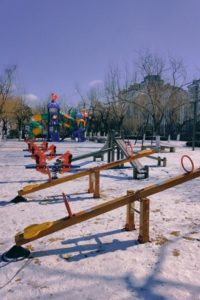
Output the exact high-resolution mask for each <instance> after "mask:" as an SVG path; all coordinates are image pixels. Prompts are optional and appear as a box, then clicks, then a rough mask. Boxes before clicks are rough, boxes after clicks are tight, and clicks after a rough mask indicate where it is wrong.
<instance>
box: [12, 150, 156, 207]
mask: <svg viewBox="0 0 200 300" xmlns="http://www.w3.org/2000/svg"><path fill="white" fill-rule="evenodd" d="M153 153H154V151H153V150H143V151H140V152H138V153H137V154H136V155H133V156H130V157H129V158H125V159H121V160H117V161H114V162H110V163H107V164H103V165H101V166H97V167H94V168H90V169H87V170H84V171H80V172H77V173H76V174H70V175H68V176H64V177H62V178H57V179H53V180H51V181H47V182H45V183H41V184H34V185H28V186H25V187H24V188H23V189H22V190H19V191H18V196H16V197H15V198H14V199H13V200H11V202H14V203H17V202H21V201H23V202H24V201H26V199H25V198H24V197H22V196H24V195H27V194H30V193H34V192H37V191H40V190H43V189H46V188H49V187H53V186H55V185H58V184H61V183H64V182H67V181H71V180H74V179H77V178H81V177H84V176H87V175H89V189H88V192H89V193H94V198H99V197H100V191H99V188H100V187H99V186H100V171H102V170H108V169H111V168H114V167H116V166H119V165H123V164H124V163H127V162H131V161H133V160H137V159H139V158H142V157H145V156H148V155H150V154H153Z"/></svg>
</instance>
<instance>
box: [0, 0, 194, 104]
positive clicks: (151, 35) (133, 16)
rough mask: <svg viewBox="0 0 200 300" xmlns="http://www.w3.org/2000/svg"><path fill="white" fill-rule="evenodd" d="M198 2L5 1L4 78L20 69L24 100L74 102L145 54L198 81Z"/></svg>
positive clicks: (0, 30)
mask: <svg viewBox="0 0 200 300" xmlns="http://www.w3.org/2000/svg"><path fill="white" fill-rule="evenodd" d="M199 16H200V1H199V0H0V74H2V72H3V70H4V69H5V68H6V67H8V66H9V65H12V64H16V65H17V66H18V83H19V86H20V89H21V90H23V92H24V93H26V94H29V95H32V98H33V99H34V96H35V97H37V98H39V99H44V98H46V97H47V96H48V95H49V94H50V93H51V92H52V91H54V92H56V93H57V94H58V95H65V96H66V97H67V99H69V101H71V102H73V101H74V102H76V100H77V101H78V100H79V96H78V95H77V94H76V92H75V86H76V85H78V86H79V87H80V90H82V91H83V92H84V91H86V90H87V89H88V88H89V86H91V85H92V84H94V83H95V82H96V81H97V82H98V81H101V80H104V78H105V74H106V72H107V71H108V66H109V64H111V63H114V64H122V63H125V62H127V63H130V64H132V63H133V61H134V59H135V58H136V55H137V52H138V51H139V50H141V49H147V48H148V49H150V50H151V51H153V52H155V53H157V54H160V55H162V56H166V55H168V54H170V55H172V56H174V57H176V58H182V59H183V61H184V63H185V65H186V66H187V68H188V71H189V75H190V79H193V77H197V78H198V77H200V71H199V70H200V38H199V36H200V17H199Z"/></svg>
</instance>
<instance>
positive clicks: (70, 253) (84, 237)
mask: <svg viewBox="0 0 200 300" xmlns="http://www.w3.org/2000/svg"><path fill="white" fill-rule="evenodd" d="M171 144H173V145H175V146H176V152H175V153H169V152H166V153H162V154H159V155H160V156H161V157H166V158H167V167H154V166H153V165H156V161H154V160H152V159H149V158H143V159H141V163H142V164H144V165H145V164H148V165H151V167H150V176H149V178H148V179H144V180H132V171H131V169H124V170H107V171H104V172H102V173H101V179H100V181H101V196H102V197H101V199H93V198H92V195H91V194H88V193H87V189H88V177H83V178H80V179H77V180H75V181H70V182H67V183H65V184H61V185H57V186H55V187H52V188H48V189H45V190H43V191H39V192H36V193H32V194H30V195H27V199H28V200H29V201H28V202H27V203H19V204H11V203H10V200H12V199H13V198H14V197H15V196H16V195H17V191H18V190H20V189H22V188H23V187H24V186H26V185H29V184H31V183H35V182H44V181H46V176H45V175H43V174H40V173H38V172H36V171H34V170H28V169H25V167H24V165H26V164H32V163H33V161H32V159H31V158H25V157H24V155H25V154H28V152H23V151H22V149H24V148H26V147H27V146H26V144H25V143H24V142H18V141H6V142H3V141H2V142H0V170H1V172H0V188H1V196H0V215H1V222H0V233H1V234H0V254H2V253H3V252H5V251H7V250H9V249H10V248H11V247H12V246H13V245H14V237H15V234H16V233H17V232H19V231H22V230H23V229H24V228H25V227H27V226H28V225H30V224H36V223H41V222H45V221H52V220H56V219H60V218H62V217H64V216H65V215H66V209H65V206H64V204H63V200H62V197H61V193H62V192H65V193H66V194H67V195H68V196H69V197H70V205H71V207H72V210H73V212H74V213H76V212H78V211H80V210H83V209H86V208H89V207H92V206H95V205H97V204H100V203H102V202H105V201H108V200H111V199H114V198H115V197H118V196H121V195H125V194H126V191H127V190H138V189H140V188H143V187H146V186H148V185H150V184H153V183H157V182H160V181H162V180H165V179H167V178H170V177H173V176H175V175H178V174H181V173H183V169H182V167H181V164H180V159H181V156H182V155H184V154H187V155H190V156H191V157H192V159H193V161H194V164H195V167H199V166H200V150H199V149H197V150H195V151H192V150H191V148H187V147H185V143H183V142H171ZM101 147H102V145H101V144H98V143H92V142H85V143H79V144H78V143H73V142H69V141H68V142H64V143H60V144H57V149H58V152H65V151H66V150H70V151H71V152H72V154H73V155H74V156H76V155H79V154H82V153H88V152H91V151H95V150H98V149H99V148H101ZM155 156H157V154H155ZM101 163H102V162H100V161H98V162H93V161H92V158H88V159H85V160H82V161H78V162H76V164H81V166H82V168H86V167H91V166H94V165H96V164H101ZM62 176H63V175H62ZM64 176H66V175H64ZM199 192H200V178H197V179H195V180H192V181H189V182H187V183H185V184H182V185H179V186H176V187H174V188H171V189H168V190H166V191H165V192H162V193H159V194H156V195H153V196H151V197H150V200H151V203H150V237H151V243H146V244H139V243H138V242H137V238H138V219H137V223H136V225H137V230H135V231H131V232H126V231H124V230H123V227H124V225H125V216H126V207H122V208H119V209H116V210H114V211H111V212H109V213H106V214H103V215H101V216H98V217H96V218H94V219H91V220H89V221H86V222H83V223H81V224H78V225H75V226H72V227H69V228H66V229H65V230H62V231H58V232H57V233H54V234H52V235H48V236H46V237H44V238H41V239H39V240H36V241H33V242H31V243H29V244H27V245H26V246H27V247H28V248H29V249H30V250H31V252H32V257H31V258H29V259H26V260H23V261H19V262H12V263H8V264H6V263H5V262H3V261H0V299H3V300H4V299H6V300H10V299H16V300H27V299H28V300H31V299H34V300H35V299H42V300H46V299H67V300H73V299H76V300H79V299H83V300H86V299H87V300H93V299H97V300H101V299H102V300H103V299H104V300H105V299H109V300H131V299H148V300H152V299H153V300H154V299H162V300H164V299H170V300H171V299H177V300H180V299H183V300H184V299H192V300H196V299H200V196H199Z"/></svg>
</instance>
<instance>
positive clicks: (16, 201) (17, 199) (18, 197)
mask: <svg viewBox="0 0 200 300" xmlns="http://www.w3.org/2000/svg"><path fill="white" fill-rule="evenodd" d="M10 202H11V203H20V202H27V199H26V198H24V197H22V196H16V197H15V198H14V199H12V200H11V201H10Z"/></svg>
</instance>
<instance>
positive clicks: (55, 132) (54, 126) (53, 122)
mask: <svg viewBox="0 0 200 300" xmlns="http://www.w3.org/2000/svg"><path fill="white" fill-rule="evenodd" d="M57 98H58V96H57V95H56V94H54V93H52V94H51V102H50V103H49V104H48V140H49V141H51V142H59V141H60V135H59V118H60V117H59V116H60V106H59V104H58V103H57V101H56V100H57Z"/></svg>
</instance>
